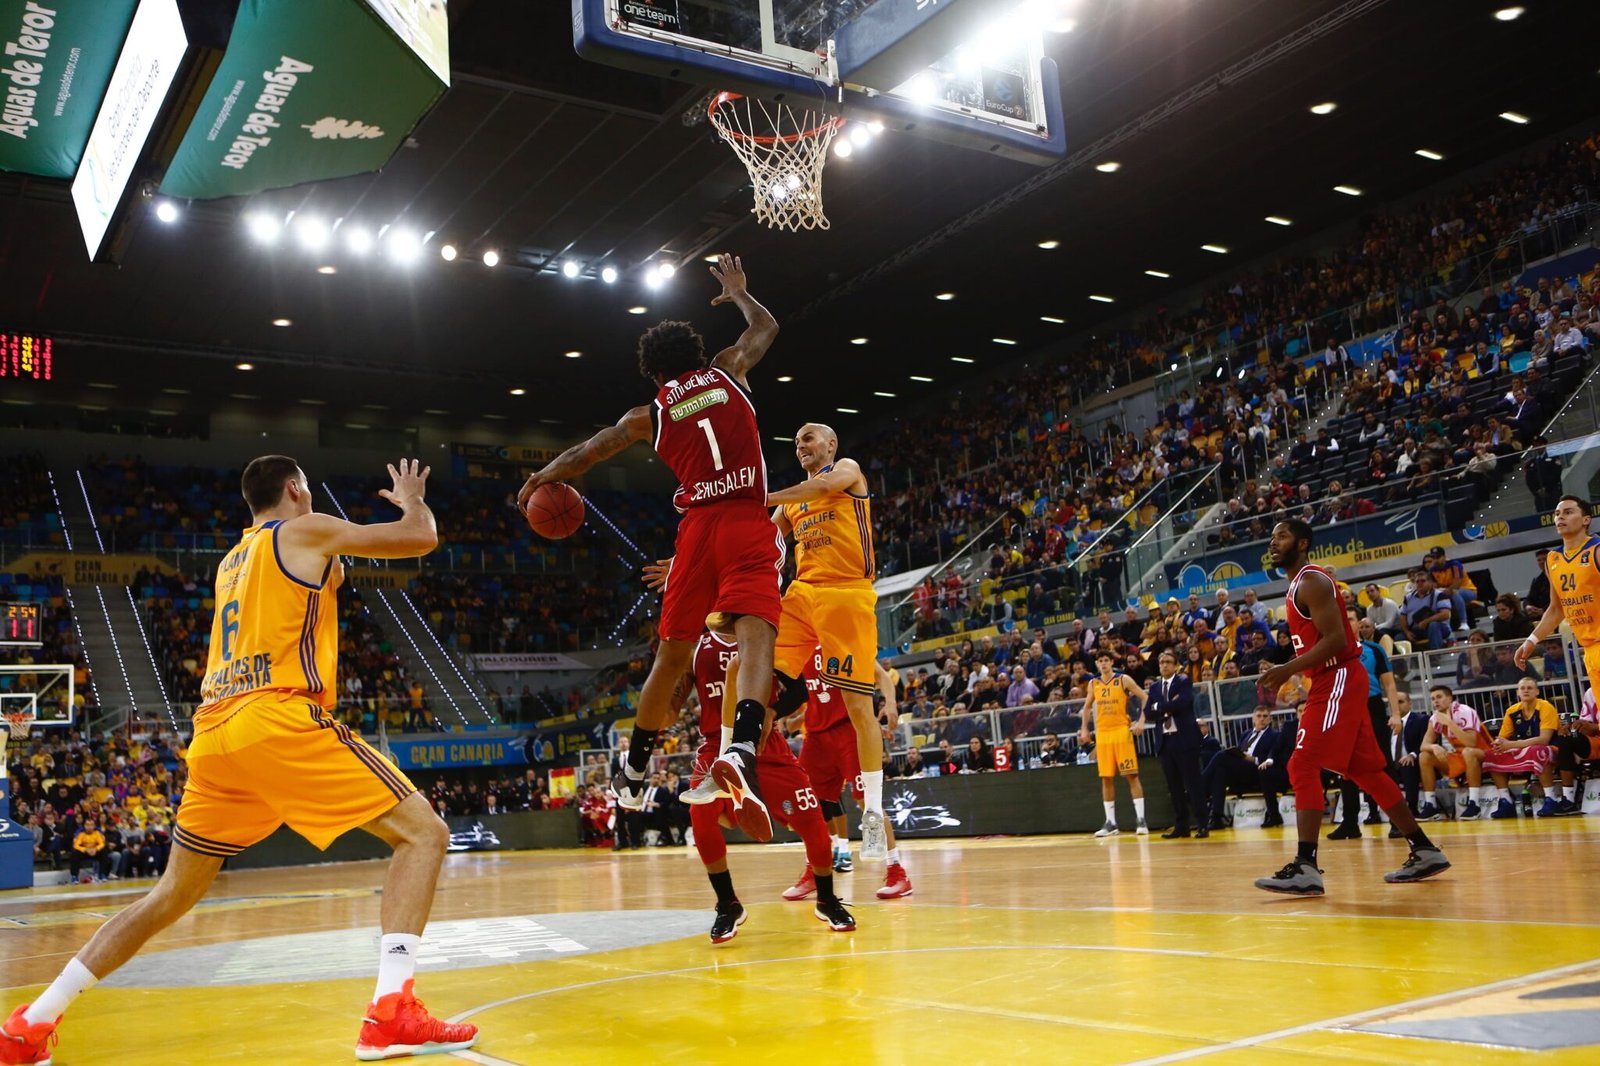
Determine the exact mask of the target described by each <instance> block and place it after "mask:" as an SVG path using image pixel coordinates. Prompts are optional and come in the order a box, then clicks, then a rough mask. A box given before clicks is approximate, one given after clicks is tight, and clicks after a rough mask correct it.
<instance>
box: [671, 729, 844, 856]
mask: <svg viewBox="0 0 1600 1066" xmlns="http://www.w3.org/2000/svg"><path fill="white" fill-rule="evenodd" d="M716 757H717V755H716V752H715V751H713V750H711V746H710V745H702V746H701V748H700V750H699V751H698V752H697V753H696V754H695V760H694V776H693V777H692V778H690V781H689V783H690V784H691V785H698V784H699V783H700V779H701V778H702V777H704V776H705V774H706V771H707V770H708V769H710V767H711V762H712V760H714V759H715V758H716ZM756 788H757V789H759V790H760V792H761V801H762V802H763V803H765V804H766V805H767V811H768V813H770V814H771V816H772V820H773V821H774V822H780V823H782V824H783V825H786V826H788V827H789V828H790V829H792V830H794V832H796V833H799V832H800V823H801V822H802V821H806V820H809V819H811V818H815V819H816V820H817V821H819V822H820V821H822V804H821V803H820V802H819V801H818V799H817V793H816V790H814V789H813V788H812V787H811V778H809V777H807V776H806V772H805V770H804V769H802V768H801V766H800V763H799V762H798V761H796V759H795V757H794V756H793V755H792V754H791V753H790V752H789V745H788V743H787V742H786V741H785V740H784V739H783V738H782V737H781V736H779V735H778V734H777V732H776V731H774V733H773V735H772V737H771V739H769V740H768V742H767V746H766V747H764V748H762V749H761V754H760V755H758V756H756ZM704 806H705V808H706V809H707V810H709V811H710V812H711V813H712V814H714V815H716V816H717V818H718V820H720V821H722V822H724V823H726V824H728V825H734V824H736V820H735V818H734V814H733V801H732V800H730V799H728V798H727V797H726V796H724V797H723V798H721V799H719V800H717V801H716V802H715V803H708V804H705V805H704Z"/></svg>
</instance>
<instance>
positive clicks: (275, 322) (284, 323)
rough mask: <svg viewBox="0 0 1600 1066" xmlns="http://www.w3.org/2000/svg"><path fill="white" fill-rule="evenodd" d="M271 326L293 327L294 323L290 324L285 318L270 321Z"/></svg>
mask: <svg viewBox="0 0 1600 1066" xmlns="http://www.w3.org/2000/svg"><path fill="white" fill-rule="evenodd" d="M272 324H273V325H274V326H292V325H294V323H293V322H291V321H290V320H289V319H287V318H275V319H273V320H272Z"/></svg>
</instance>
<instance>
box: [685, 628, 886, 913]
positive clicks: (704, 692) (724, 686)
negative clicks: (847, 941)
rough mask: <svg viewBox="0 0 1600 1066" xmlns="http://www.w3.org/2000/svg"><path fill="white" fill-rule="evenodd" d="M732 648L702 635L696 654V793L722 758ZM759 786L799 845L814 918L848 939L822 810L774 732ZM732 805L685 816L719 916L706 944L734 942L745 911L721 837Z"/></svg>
mask: <svg viewBox="0 0 1600 1066" xmlns="http://www.w3.org/2000/svg"><path fill="white" fill-rule="evenodd" d="M738 659H739V650H738V645H736V644H734V643H733V642H732V641H731V640H728V639H727V638H726V637H725V636H723V635H721V634H718V633H712V632H707V633H706V634H705V635H704V636H702V637H701V638H700V643H699V644H697V645H696V646H695V652H694V683H695V688H696V689H697V690H698V691H699V693H700V735H701V736H702V737H704V738H705V739H704V741H702V742H701V744H700V750H699V751H698V752H696V753H695V763H694V777H693V779H692V780H693V784H694V785H696V786H698V785H699V784H700V783H701V782H702V781H703V780H704V779H705V777H706V775H707V774H708V773H709V772H710V770H711V766H712V763H713V762H715V761H716V759H717V757H718V755H720V754H721V750H722V747H723V741H724V739H726V738H725V737H724V734H728V736H729V737H731V733H732V727H731V726H724V725H723V713H722V708H723V706H724V705H725V704H726V702H727V697H728V696H729V695H730V694H732V695H733V696H735V698H737V694H738V693H737V687H738V676H739V674H738V671H739V666H738ZM756 764H757V765H758V766H759V767H760V771H759V772H760V775H761V781H762V786H763V788H764V789H765V791H766V795H767V800H768V801H769V802H770V803H771V810H772V813H773V816H774V817H776V818H777V819H778V821H780V822H782V823H783V824H784V825H786V826H788V827H789V828H790V829H792V830H793V831H794V832H795V833H796V834H797V835H798V836H799V837H800V839H801V841H802V842H804V844H805V847H806V859H807V861H809V862H810V864H811V866H810V868H809V869H808V871H807V872H809V873H811V874H812V876H813V879H814V881H815V883H816V886H817V907H816V912H815V913H816V916H817V917H818V918H820V919H821V920H823V921H825V922H827V923H828V927H829V928H830V929H832V930H834V931H835V932H840V933H847V932H850V931H851V930H853V929H854V928H855V927H856V920H855V918H854V917H853V916H852V915H851V914H850V912H849V911H848V910H847V909H846V908H845V905H844V903H843V902H841V901H840V899H839V897H838V896H836V895H835V894H834V891H833V867H832V865H831V863H832V855H831V853H830V851H829V840H828V826H827V823H826V822H824V821H823V820H822V810H821V804H820V803H819V802H818V800H817V794H816V792H815V791H814V790H813V789H812V787H811V779H810V778H808V777H807V776H806V772H805V771H804V770H803V769H801V767H800V764H799V763H798V762H796V761H795V757H794V753H793V752H791V751H790V750H789V745H788V742H787V741H785V740H784V739H783V735H782V734H781V733H779V732H778V731H777V730H776V729H774V730H771V731H769V732H768V733H767V738H766V741H765V742H764V743H763V744H762V747H761V752H760V754H759V755H757V756H756ZM733 816H734V808H733V801H732V800H731V799H729V798H726V797H723V798H719V799H716V800H713V801H712V802H710V803H702V804H697V805H694V806H691V807H690V808H689V823H690V824H691V825H692V826H693V827H694V847H695V850H696V851H698V852H699V853H700V861H701V862H703V863H704V864H705V867H706V876H707V877H708V878H709V879H710V880H711V887H712V889H713V890H715V891H716V893H717V914H716V917H715V918H714V919H713V920H712V922H711V942H712V943H713V944H722V943H726V942H727V941H729V940H732V939H733V938H734V937H735V936H737V935H738V932H739V926H741V925H743V924H744V920H745V910H744V904H742V903H740V902H739V897H738V895H737V894H736V893H735V892H734V890H733V875H732V874H731V873H729V872H728V842H727V840H726V839H725V838H724V837H723V835H722V829H723V827H724V826H731V825H732V822H731V819H732V818H733Z"/></svg>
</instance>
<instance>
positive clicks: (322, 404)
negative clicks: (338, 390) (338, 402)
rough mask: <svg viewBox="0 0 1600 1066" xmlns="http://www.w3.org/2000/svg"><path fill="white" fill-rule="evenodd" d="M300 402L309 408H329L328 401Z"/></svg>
mask: <svg viewBox="0 0 1600 1066" xmlns="http://www.w3.org/2000/svg"><path fill="white" fill-rule="evenodd" d="M300 402H301V403H303V404H306V405H308V406H311V407H326V406H328V401H327V400H301V401H300Z"/></svg>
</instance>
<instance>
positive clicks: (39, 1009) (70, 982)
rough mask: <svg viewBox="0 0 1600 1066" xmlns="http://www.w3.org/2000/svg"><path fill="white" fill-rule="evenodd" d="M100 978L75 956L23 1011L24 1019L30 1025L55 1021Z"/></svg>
mask: <svg viewBox="0 0 1600 1066" xmlns="http://www.w3.org/2000/svg"><path fill="white" fill-rule="evenodd" d="M99 980H100V978H98V977H96V976H95V975H94V974H92V973H90V972H89V967H87V966H85V965H84V964H83V963H81V962H79V961H78V960H77V959H76V958H74V959H73V960H72V961H71V962H69V963H67V965H66V966H65V967H64V968H63V969H62V971H61V973H60V974H59V975H58V976H57V977H56V979H55V980H54V981H52V982H51V983H50V987H49V988H47V989H45V990H44V991H43V992H41V993H39V998H38V999H36V1000H34V1001H33V1002H32V1003H31V1004H30V1005H29V1006H28V1009H27V1010H25V1011H23V1012H22V1020H23V1021H25V1022H27V1023H28V1024H29V1025H38V1024H39V1023H41V1022H54V1021H55V1020H56V1019H57V1018H59V1017H61V1016H62V1015H63V1014H65V1013H66V1012H67V1007H68V1006H69V1005H70V1004H71V1003H72V1001H73V1000H75V999H77V998H78V997H79V996H81V995H83V994H84V993H85V992H87V991H89V989H91V988H93V987H94V986H95V984H96V983H97V982H98V981H99Z"/></svg>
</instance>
